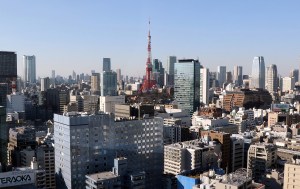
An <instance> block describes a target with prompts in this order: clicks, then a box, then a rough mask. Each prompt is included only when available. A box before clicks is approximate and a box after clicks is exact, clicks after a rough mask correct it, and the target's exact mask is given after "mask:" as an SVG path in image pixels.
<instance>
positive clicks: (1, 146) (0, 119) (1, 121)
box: [0, 106, 8, 172]
mask: <svg viewBox="0 0 300 189" xmlns="http://www.w3.org/2000/svg"><path fill="white" fill-rule="evenodd" d="M7 142H8V132H7V127H6V109H5V107H4V106H0V162H1V164H2V166H3V165H6V164H7ZM1 171H2V170H1V168H0V172H1Z"/></svg>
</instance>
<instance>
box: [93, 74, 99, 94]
mask: <svg viewBox="0 0 300 189" xmlns="http://www.w3.org/2000/svg"><path fill="white" fill-rule="evenodd" d="M91 92H92V94H95V95H100V73H92V76H91Z"/></svg>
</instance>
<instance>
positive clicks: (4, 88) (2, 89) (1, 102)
mask: <svg viewBox="0 0 300 189" xmlns="http://www.w3.org/2000/svg"><path fill="white" fill-rule="evenodd" d="M8 90H9V89H8V83H0V106H4V107H6V96H7V94H8V93H9V92H8Z"/></svg>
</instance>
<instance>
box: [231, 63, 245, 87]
mask: <svg viewBox="0 0 300 189" xmlns="http://www.w3.org/2000/svg"><path fill="white" fill-rule="evenodd" d="M233 82H234V83H235V84H236V85H238V86H241V85H242V84H243V67H242V66H234V67H233Z"/></svg>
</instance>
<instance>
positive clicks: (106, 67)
mask: <svg viewBox="0 0 300 189" xmlns="http://www.w3.org/2000/svg"><path fill="white" fill-rule="evenodd" d="M102 71H105V72H109V71H111V65H110V58H103V69H102Z"/></svg>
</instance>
